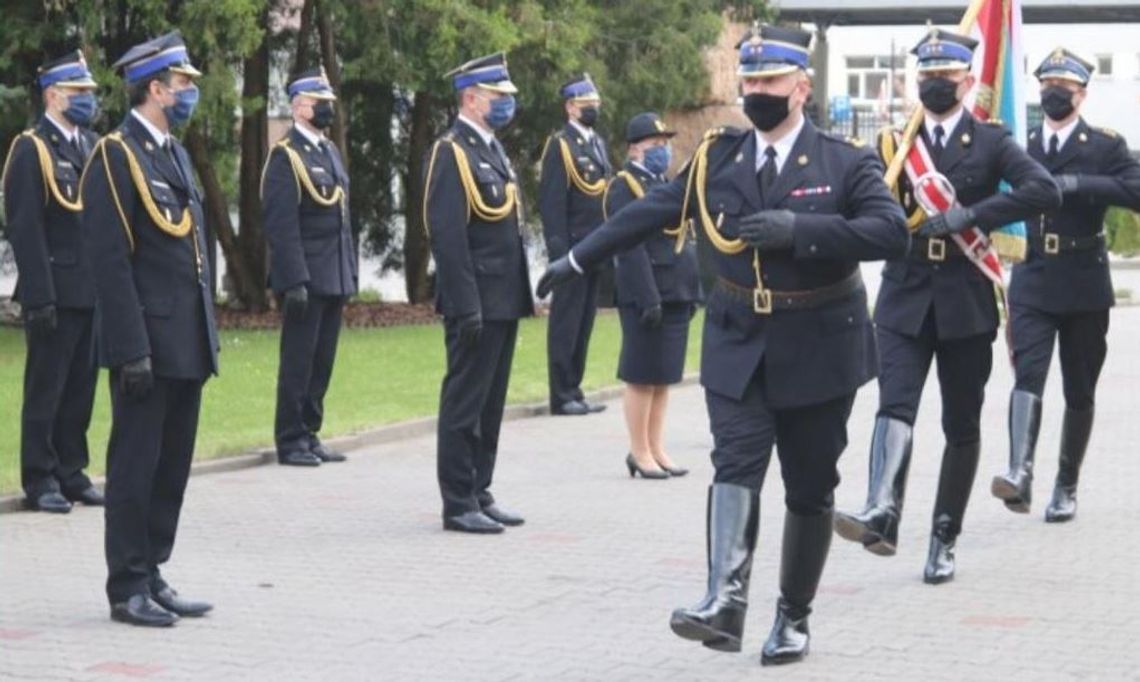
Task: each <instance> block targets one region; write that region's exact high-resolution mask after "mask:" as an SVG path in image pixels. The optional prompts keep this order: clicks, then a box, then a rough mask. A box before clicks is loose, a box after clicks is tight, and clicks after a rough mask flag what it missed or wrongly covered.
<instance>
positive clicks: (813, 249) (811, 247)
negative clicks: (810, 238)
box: [808, 244, 819, 253]
mask: <svg viewBox="0 0 1140 682" xmlns="http://www.w3.org/2000/svg"><path fill="white" fill-rule="evenodd" d="M808 251H811V252H812V253H815V252H816V251H819V249H817V248H816V247H815V244H812V245H811V246H809V247H808Z"/></svg>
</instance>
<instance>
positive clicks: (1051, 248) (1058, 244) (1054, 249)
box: [1029, 232, 1105, 256]
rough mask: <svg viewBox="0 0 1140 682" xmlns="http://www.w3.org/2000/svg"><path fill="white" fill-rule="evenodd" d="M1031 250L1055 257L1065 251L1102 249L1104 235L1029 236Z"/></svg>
mask: <svg viewBox="0 0 1140 682" xmlns="http://www.w3.org/2000/svg"><path fill="white" fill-rule="evenodd" d="M1029 239H1030V240H1031V241H1032V242H1033V250H1034V251H1037V252H1038V253H1043V254H1045V255H1047V256H1055V255H1057V254H1059V253H1065V252H1067V251H1091V250H1093V249H1102V248H1104V246H1105V241H1104V233H1103V232H1100V233H1097V234H1090V235H1084V236H1081V237H1070V236H1069V235H1064V234H1057V233H1055V232H1046V233H1044V234H1034V235H1030V237H1029Z"/></svg>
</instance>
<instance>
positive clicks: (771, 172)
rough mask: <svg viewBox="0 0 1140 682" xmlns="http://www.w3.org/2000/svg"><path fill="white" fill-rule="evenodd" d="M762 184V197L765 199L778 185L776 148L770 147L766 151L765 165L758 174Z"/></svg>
mask: <svg viewBox="0 0 1140 682" xmlns="http://www.w3.org/2000/svg"><path fill="white" fill-rule="evenodd" d="M757 180H758V181H759V183H760V196H761V197H764V196H765V195H766V194H767V193H768V192H769V191H771V189H772V185H774V184H775V183H776V148H775V147H771V146H769V147H768V148H767V149H765V150H764V165H762V166H760V172H759V173H758V174H757Z"/></svg>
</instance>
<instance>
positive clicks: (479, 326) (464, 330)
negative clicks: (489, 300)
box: [459, 313, 483, 346]
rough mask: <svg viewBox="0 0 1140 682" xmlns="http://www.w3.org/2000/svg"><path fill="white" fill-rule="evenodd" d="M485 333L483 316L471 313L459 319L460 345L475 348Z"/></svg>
mask: <svg viewBox="0 0 1140 682" xmlns="http://www.w3.org/2000/svg"><path fill="white" fill-rule="evenodd" d="M482 333H483V316H482V315H480V314H479V313H471V314H470V315H466V316H464V317H461V318H459V343H461V344H463V345H464V346H473V345H475V344H476V343H478V342H479V336H480V335H481V334H482Z"/></svg>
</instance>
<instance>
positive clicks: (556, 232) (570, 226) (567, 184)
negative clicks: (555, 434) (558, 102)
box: [538, 74, 611, 415]
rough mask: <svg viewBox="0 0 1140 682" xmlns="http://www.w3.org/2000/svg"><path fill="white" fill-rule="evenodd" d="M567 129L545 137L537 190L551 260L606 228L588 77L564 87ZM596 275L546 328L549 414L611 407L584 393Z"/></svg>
mask: <svg viewBox="0 0 1140 682" xmlns="http://www.w3.org/2000/svg"><path fill="white" fill-rule="evenodd" d="M561 94H562V99H563V107H564V108H565V110H566V126H565V127H564V128H562V130H560V131H558V132H556V133H554V134H553V135H551V136H550V137H548V138H547V139H546V147H545V149H543V151H542V175H541V176H540V178H539V185H538V212H539V215H541V216H542V233H543V236H544V237H545V238H546V250H547V253H548V254H549V256H550V260H551V261H554V260H557V259H558V258H561V257H562V256H564V255H566V252H567V250H568V249H569V248H570V247H571V246H574V245H575V244H577V243H578V242H579V241H580V240H582V239H583V238H584V237H585V236H586V235H588V234H590V232H592V231H593V230H594V229H595V228H596V227H598V226H599V225H601V224H602V221H603V220H604V217H603V215H602V194H603V193H604V192H605V189H606V179H607V178H608V177H609V176H610V172H611V168H610V159H609V154H608V153H607V151H606V143H605V141H604V140H602V136H601V135H599V134H598V133H597V131H595V130H594V125H595V124H597V122H598V111H599V107H600V106H601V103H602V99H601V95H599V94H598V89H597V87H595V86H594V81H592V80H590V74H582V75H581V76H579V77H576V78H574V79H573V80H571V81H570V82H568V83H566V84H565V85H563V86H562V89H561ZM598 278H599V274H598V272H597V271H591V272H589V273H587V274H586V276H584V277H581V278H579V279H576V280H574V281H573V282H569V283H567V285H566V286H563V287H559V289H558V291H556V292H555V293H554V297H553V298H552V299H551V301H550V319H549V320H548V322H547V328H546V353H547V369H548V372H549V376H550V411H551V413H553V414H568V415H582V414H589V413H591V412H601V411H602V410H604V409H606V406H605V405H602V404H600V403H591V402H588V401H587V400H586V399H585V396H584V395H583V394H582V388H581V385H582V376H583V375H584V374H585V372H586V353H587V351H588V350H589V345H590V332H591V331H592V330H593V328H594V313H595V312H596V310H597V304H598V300H597V299H598Z"/></svg>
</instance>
